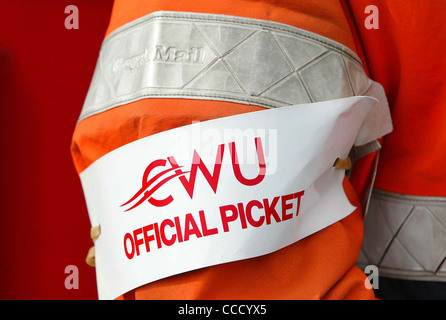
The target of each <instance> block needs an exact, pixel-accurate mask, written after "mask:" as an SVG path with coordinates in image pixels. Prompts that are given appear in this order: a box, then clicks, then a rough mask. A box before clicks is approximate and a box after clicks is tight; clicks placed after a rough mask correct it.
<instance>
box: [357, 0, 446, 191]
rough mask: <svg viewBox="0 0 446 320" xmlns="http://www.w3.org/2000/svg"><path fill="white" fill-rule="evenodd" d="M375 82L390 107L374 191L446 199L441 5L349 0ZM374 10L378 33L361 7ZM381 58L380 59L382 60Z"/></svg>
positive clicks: (444, 10)
mask: <svg viewBox="0 0 446 320" xmlns="http://www.w3.org/2000/svg"><path fill="white" fill-rule="evenodd" d="M350 5H351V9H352V12H353V15H354V17H355V20H356V21H357V26H358V31H359V34H360V37H361V41H362V44H363V48H364V52H365V53H366V59H367V64H368V67H369V69H370V73H371V75H372V77H373V79H374V80H376V81H378V82H380V83H381V84H382V85H383V86H384V88H385V90H386V94H387V97H388V99H389V103H390V106H391V112H392V118H393V123H394V131H393V132H392V133H391V134H389V135H388V136H386V137H385V138H384V142H383V148H382V152H381V155H380V160H379V166H378V173H377V177H376V182H375V187H376V188H379V189H382V190H386V191H391V192H396V193H401V194H409V195H419V196H440V197H444V196H446V183H445V181H446V166H445V164H446V151H445V146H446V130H445V128H446V108H445V101H446V78H445V74H446V57H445V55H444V53H445V52H446V38H445V31H446V27H445V25H444V20H443V19H444V17H445V16H446V1H444V0H441V1H429V3H427V2H426V1H422V0H411V1H405V0H393V1H386V0H367V1H365V0H363V1H350ZM367 5H375V6H376V7H377V8H378V9H379V29H375V30H367V29H366V28H365V27H364V19H365V17H366V16H367V15H365V14H364V8H365V7H366V6H367ZM384 56H385V58H383V57H384Z"/></svg>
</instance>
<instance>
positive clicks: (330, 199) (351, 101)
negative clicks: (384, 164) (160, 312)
mask: <svg viewBox="0 0 446 320" xmlns="http://www.w3.org/2000/svg"><path fill="white" fill-rule="evenodd" d="M376 105H377V100H376V99H373V98H370V97H351V98H345V99H338V100H332V101H326V102H318V103H312V104H303V105H297V106H290V107H284V108H278V109H269V110H263V111H258V112H252V113H247V114H241V115H236V116H231V117H226V118H221V119H215V120H210V121H206V122H202V123H196V124H192V125H188V126H184V127H180V128H176V129H172V130H168V131H165V132H162V133H159V134H155V135H152V136H149V137H146V138H143V139H140V140H137V141H135V142H132V143H130V144H127V145H125V146H123V147H121V148H119V149H116V150H114V151H112V152H110V153H108V154H106V155H105V156H104V157H102V158H100V159H99V160H97V161H96V162H94V163H93V164H92V165H91V166H90V167H88V168H87V169H86V170H85V171H84V172H82V173H81V176H80V177H81V181H82V186H83V189H84V193H85V198H86V202H87V207H88V211H89V216H90V220H91V224H92V225H93V226H100V228H101V235H100V236H99V238H98V239H97V240H96V241H95V248H96V271H97V282H98V292H99V297H100V298H101V299H112V298H116V297H117V296H119V295H121V294H123V293H125V292H127V291H129V290H131V289H134V288H136V287H138V286H141V285H144V284H146V283H150V282H153V281H156V280H158V279H162V278H165V277H168V276H172V275H175V274H179V273H182V272H186V271H189V270H195V269H198V268H202V267H206V266H212V265H216V264H221V263H226V262H231V261H237V260H241V259H248V258H252V257H257V256H260V255H264V254H268V253H271V252H274V251H276V250H279V249H281V248H283V247H285V246H288V245H290V244H292V243H294V242H296V241H299V240H300V239H302V238H304V237H306V236H309V235H311V234H313V233H315V232H317V231H319V230H321V229H323V228H325V227H327V226H329V225H331V224H333V223H335V222H337V221H339V220H340V219H342V218H344V217H346V216H347V215H349V214H350V213H351V212H352V211H353V210H354V209H355V208H354V207H353V206H352V205H351V204H350V202H349V201H348V199H347V197H346V195H345V193H344V190H343V187H342V181H343V178H344V176H345V172H344V170H339V169H335V168H334V167H333V164H334V162H335V160H336V159H337V158H341V159H344V158H346V157H347V156H348V154H349V151H350V149H351V147H352V146H353V145H355V143H356V144H357V143H358V142H357V140H356V138H357V136H358V134H359V133H360V132H361V130H362V129H361V126H362V124H363V122H364V119H365V118H366V117H367V116H368V114H369V113H370V112H372V111H373V109H374V108H376ZM380 134H381V135H384V134H385V132H381V133H380ZM376 138H377V137H373V136H372V137H369V139H372V140H374V139H376ZM355 140H356V142H355ZM297 258H299V257H297ZM301 258H302V259H304V257H301Z"/></svg>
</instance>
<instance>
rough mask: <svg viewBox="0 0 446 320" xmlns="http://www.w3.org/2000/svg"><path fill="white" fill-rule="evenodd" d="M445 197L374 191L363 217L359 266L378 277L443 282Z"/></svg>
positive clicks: (445, 222)
mask: <svg viewBox="0 0 446 320" xmlns="http://www.w3.org/2000/svg"><path fill="white" fill-rule="evenodd" d="M445 260H446V198H440V197H418V196H417V197H415V196H407V195H400V194H395V193H390V192H385V191H380V190H374V191H373V194H372V199H371V202H370V206H369V210H368V213H367V216H366V218H365V230H364V242H363V246H362V250H361V255H360V258H359V261H358V265H359V266H360V267H364V266H366V265H370V264H373V265H376V266H378V267H379V273H380V276H385V277H392V278H402V279H409V280H428V281H446V262H445Z"/></svg>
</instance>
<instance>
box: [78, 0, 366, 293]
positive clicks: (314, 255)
mask: <svg viewBox="0 0 446 320" xmlns="http://www.w3.org/2000/svg"><path fill="white" fill-rule="evenodd" d="M158 10H165V11H167V10H172V11H194V12H208V13H219V14H229V15H238V16H245V17H252V18H258V19H266V20H274V21H278V22H283V23H287V24H290V25H293V26H296V27H300V28H303V29H307V30H309V31H313V32H317V33H319V34H321V35H323V36H326V37H329V38H332V39H334V40H336V41H339V42H341V43H343V44H345V45H347V46H349V47H351V48H352V49H355V41H354V39H353V36H352V35H351V33H350V31H349V30H350V29H349V23H348V21H347V20H346V18H345V12H344V11H343V7H342V6H341V4H340V2H339V1H334V0H332V1H324V2H323V3H322V2H321V1H317V0H305V1H294V0H293V1H247V0H245V1H235V0H231V1H206V0H204V1H201V0H200V1H193V2H190V1H184V0H177V1H160V0H150V1H149V0H147V1H138V2H133V1H132V2H128V1H127V2H124V1H120V0H118V1H116V3H115V7H114V10H113V14H112V19H111V22H110V27H109V30H108V32H110V31H112V30H114V29H116V28H117V27H119V26H121V25H122V24H124V23H127V22H130V21H132V20H134V19H136V18H139V17H141V16H143V15H145V14H148V13H150V12H153V11H158ZM258 110H262V108H260V107H256V106H248V105H241V104H236V103H230V102H219V101H203V100H188V99H145V100H140V101H137V102H133V103H130V104H127V105H125V106H122V107H117V108H114V109H111V110H108V111H106V112H103V113H101V114H98V115H95V116H92V117H89V118H87V119H85V120H83V121H81V122H80V123H79V124H78V125H77V127H76V129H75V132H74V136H73V143H72V154H73V159H74V163H75V165H76V169H77V171H78V172H79V173H80V172H82V171H83V170H84V169H85V168H86V167H88V166H89V165H90V164H91V163H93V162H94V161H95V160H97V159H98V158H99V157H101V156H103V155H105V154H107V153H108V152H110V151H112V150H114V149H116V148H118V147H120V146H122V145H124V144H127V143H129V142H132V141H134V140H136V139H140V138H142V137H145V136H149V135H152V134H154V133H157V132H160V131H164V130H168V129H171V128H175V127H178V126H182V125H188V124H191V123H192V121H197V120H198V121H204V120H209V119H214V118H219V117H224V116H229V115H233V114H239V113H244V112H250V111H258ZM344 189H345V190H346V193H347V195H348V198H349V199H350V201H351V202H352V203H353V204H354V205H356V206H358V207H359V200H358V198H357V195H356V192H355V190H354V189H353V187H352V185H351V184H350V182H349V181H348V180H347V179H345V180H344ZM327 214H329V213H327ZM362 223H363V220H362V212H361V210H360V209H359V208H358V209H357V210H356V211H355V212H354V213H352V214H351V215H350V216H349V217H347V218H345V219H343V220H342V221H340V222H337V223H335V224H333V225H332V226H330V227H328V228H326V229H324V230H322V231H320V232H318V233H316V234H314V235H312V236H309V237H307V238H305V239H303V240H301V241H299V242H297V243H295V244H293V245H290V246H288V247H286V248H284V249H282V250H279V251H277V252H274V253H272V254H269V255H265V256H262V257H258V258H254V259H247V260H242V261H237V262H232V263H226V264H221V265H217V266H213V267H209V268H203V269H200V270H195V271H191V272H187V273H184V274H180V275H176V276H172V277H169V278H166V279H162V280H159V281H156V282H153V283H150V284H147V285H144V286H142V287H140V288H137V289H135V290H133V291H131V292H129V293H127V294H125V295H123V296H122V297H120V299H374V294H373V291H372V290H367V289H366V288H365V286H364V280H365V275H364V274H363V273H362V272H361V271H360V270H359V269H358V268H356V267H355V266H354V264H355V262H356V260H357V258H358V254H359V249H360V246H361V242H362V231H363V230H362Z"/></svg>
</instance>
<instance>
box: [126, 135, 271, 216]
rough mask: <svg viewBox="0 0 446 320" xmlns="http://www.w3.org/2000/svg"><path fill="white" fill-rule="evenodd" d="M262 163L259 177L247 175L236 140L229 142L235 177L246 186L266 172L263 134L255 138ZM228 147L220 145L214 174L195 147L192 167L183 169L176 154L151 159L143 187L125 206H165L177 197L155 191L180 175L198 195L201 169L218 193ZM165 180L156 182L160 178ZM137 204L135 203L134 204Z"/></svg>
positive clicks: (258, 179) (183, 183) (187, 187)
mask: <svg viewBox="0 0 446 320" xmlns="http://www.w3.org/2000/svg"><path fill="white" fill-rule="evenodd" d="M254 142H255V147H256V152H257V158H258V164H259V173H258V175H257V177H255V178H252V179H247V178H245V177H244V176H243V175H242V173H241V170H240V165H239V161H238V155H237V150H236V147H235V142H230V143H228V147H229V153H230V155H231V163H232V168H233V171H234V176H235V178H236V179H237V180H238V181H239V182H240V183H241V184H243V185H246V186H254V185H257V184H259V183H260V182H262V181H263V179H264V178H265V173H266V164H265V154H264V152H263V145H262V140H261V138H259V137H257V138H255V139H254ZM224 151H225V144H220V145H219V146H218V149H217V157H216V159H215V164H214V169H213V171H212V174H211V173H210V172H209V170H208V168H207V167H206V165H205V164H204V162H203V161H202V159H201V157H200V155H199V154H198V153H197V151H196V150H194V155H193V158H192V165H191V169H190V171H183V169H182V168H183V166H180V165H178V163H177V162H176V160H175V158H174V157H168V158H167V160H166V159H158V160H155V161H153V162H151V163H150V164H149V165H148V166H147V168H146V169H145V171H144V174H143V177H142V187H141V188H140V189H139V190H138V192H136V193H135V194H134V195H133V197H131V198H130V200H128V201H127V202H126V203H124V204H122V205H121V207H124V206H128V205H131V207H129V208H128V209H126V210H125V211H130V210H132V209H134V208H136V207H138V206H139V205H141V204H142V203H143V202H145V201H148V202H149V203H150V204H151V205H153V206H155V207H164V206H167V205H168V204H170V203H171V202H172V201H173V200H174V199H173V197H172V195H169V196H167V197H166V198H165V199H156V198H154V197H153V194H154V193H155V192H156V191H157V190H159V189H160V188H161V187H162V186H163V185H164V184H166V183H167V182H169V181H170V180H172V179H174V178H178V179H179V180H180V182H181V184H182V185H183V187H184V189H185V190H186V192H187V193H188V194H189V196H190V198H191V199H193V197H194V188H195V179H196V177H197V172H198V170H200V171H201V173H202V174H203V176H204V178H205V179H206V181H207V182H208V184H209V186H210V187H211V189H212V191H214V193H217V186H218V181H219V178H220V172H221V165H222V159H223V154H224ZM167 163H169V165H170V167H169V168H167V169H165V170H163V171H161V172H159V173H158V174H156V175H155V176H153V177H152V178H150V179H149V175H150V173H151V172H152V170H153V169H155V168H157V167H166V165H167ZM187 173H189V180H188V179H187V178H186V176H185V175H186V174H187ZM161 178H162V180H161V181H159V182H157V183H156V184H155V182H156V181H157V180H159V179H161ZM132 204H133V205H132Z"/></svg>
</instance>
